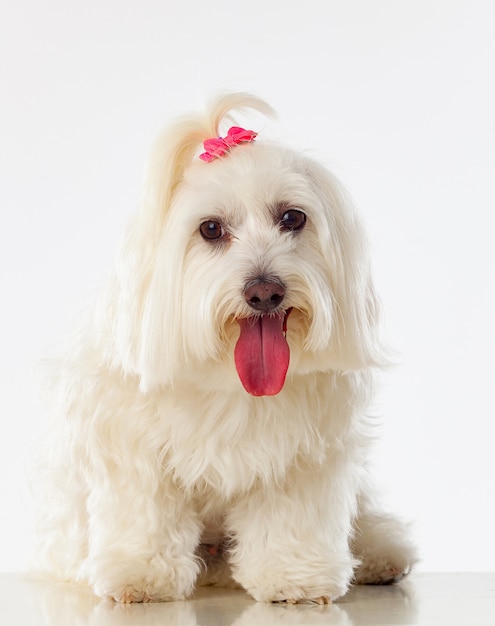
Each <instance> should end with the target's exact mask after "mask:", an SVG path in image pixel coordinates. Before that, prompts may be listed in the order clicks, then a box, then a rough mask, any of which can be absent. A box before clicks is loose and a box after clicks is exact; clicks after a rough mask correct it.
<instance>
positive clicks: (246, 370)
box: [234, 315, 290, 396]
mask: <svg viewBox="0 0 495 626" xmlns="http://www.w3.org/2000/svg"><path fill="white" fill-rule="evenodd" d="M285 320H286V317H285V318H284V317H283V316H282V317H278V316H274V317H270V316H268V315H264V316H261V317H248V318H246V319H240V320H238V322H239V326H240V327H241V335H240V337H239V339H238V341H237V344H236V347H235V350H234V360H235V366H236V369H237V373H238V375H239V378H240V379H241V383H242V385H243V387H244V389H245V390H246V391H247V392H248V393H250V394H251V395H252V396H274V395H275V394H277V393H278V392H279V391H280V390H281V389H282V387H283V386H284V382H285V375H286V374H287V368H288V367H289V358H290V351H289V346H288V344H287V341H286V340H285Z"/></svg>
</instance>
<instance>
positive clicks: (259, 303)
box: [244, 277, 285, 313]
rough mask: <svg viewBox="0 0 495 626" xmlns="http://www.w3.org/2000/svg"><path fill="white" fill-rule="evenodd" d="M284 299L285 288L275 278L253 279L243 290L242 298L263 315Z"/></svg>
mask: <svg viewBox="0 0 495 626" xmlns="http://www.w3.org/2000/svg"><path fill="white" fill-rule="evenodd" d="M284 297H285V287H284V285H283V283H282V282H281V281H280V280H278V279H277V278H263V277H260V278H255V279H254V280H251V281H250V282H248V283H247V285H246V287H245V289H244V298H245V300H246V302H247V303H248V304H249V306H250V307H251V308H253V309H255V310H256V311H262V312H263V313H268V312H269V311H273V309H276V308H277V307H278V306H279V305H280V304H281V303H282V300H283V299H284Z"/></svg>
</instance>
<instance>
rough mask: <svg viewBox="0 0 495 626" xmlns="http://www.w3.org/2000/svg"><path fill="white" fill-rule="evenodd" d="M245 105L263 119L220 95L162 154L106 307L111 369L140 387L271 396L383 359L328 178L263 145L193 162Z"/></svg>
mask: <svg viewBox="0 0 495 626" xmlns="http://www.w3.org/2000/svg"><path fill="white" fill-rule="evenodd" d="M249 107H250V108H255V109H258V110H262V111H265V112H266V111H267V110H268V107H267V106H266V105H265V104H264V103H263V102H261V101H259V100H257V99H255V98H252V97H250V96H245V95H242V94H240V95H233V96H232V95H231V96H227V97H223V98H220V99H219V100H218V101H216V103H214V106H213V107H212V109H211V113H210V115H209V116H207V117H206V118H205V119H202V118H191V119H187V120H181V121H179V122H178V123H177V124H176V125H175V126H174V127H172V129H171V130H170V131H169V132H168V133H165V134H164V136H163V137H162V138H161V139H160V140H159V142H158V144H157V148H156V150H155V153H154V157H153V159H152V162H151V175H150V177H149V182H148V185H147V188H146V190H145V191H146V196H145V198H144V201H143V206H142V209H141V212H140V214H139V215H138V216H137V218H136V220H135V221H134V223H133V224H132V225H131V228H130V229H129V232H128V235H127V238H126V240H125V242H124V246H123V250H122V253H121V255H120V260H119V264H118V266H117V278H116V281H115V284H114V289H113V292H112V299H111V307H110V309H111V321H110V322H111V328H112V333H113V337H114V344H113V345H114V350H113V352H114V354H113V360H114V363H116V364H118V365H119V366H120V367H123V368H124V370H125V371H128V372H133V373H135V374H137V375H138V376H140V378H141V386H142V388H143V389H146V390H147V389H151V388H153V387H155V386H158V385H163V384H170V383H174V382H180V381H183V380H187V379H190V378H194V379H195V380H196V381H198V380H201V379H202V378H203V379H204V380H205V381H207V383H206V384H213V385H219V386H220V387H223V388H225V389H229V388H235V387H237V388H239V389H241V386H240V385H241V383H242V385H243V386H244V388H245V389H246V391H247V392H249V393H250V394H252V395H274V394H276V393H278V392H279V391H280V390H281V389H282V387H283V386H284V381H285V379H286V373H287V372H288V374H287V375H288V379H289V380H290V378H291V377H293V376H297V375H300V374H306V373H310V372H316V371H326V370H342V371H344V370H350V369H359V368H363V367H368V366H370V365H375V364H377V363H378V362H379V361H380V360H381V350H380V345H379V342H378V338H377V308H378V307H377V301H376V298H375V295H374V291H373V287H372V283H371V280H370V276H369V262H368V254H367V246H366V241H365V237H364V233H363V230H362V227H361V225H360V223H359V220H358V218H357V216H356V213H355V211H354V209H353V208H352V205H351V203H350V201H349V198H348V197H347V195H346V193H345V192H344V190H343V189H342V187H341V186H340V184H339V183H338V181H337V180H336V179H335V178H334V176H333V175H332V174H331V173H329V172H328V171H327V170H326V169H324V168H323V167H322V166H321V165H319V164H318V163H316V162H314V161H312V160H311V159H309V158H307V157H305V156H302V155H301V154H298V153H296V152H294V151H292V150H289V149H287V148H285V147H281V146H279V145H274V144H270V143H265V142H263V140H262V138H260V137H258V138H257V139H256V140H255V141H253V140H252V137H251V138H249V137H248V138H247V139H246V141H239V142H238V143H239V145H235V144H233V145H234V147H232V148H231V149H226V150H224V151H223V152H224V153H223V154H222V155H220V156H218V158H214V156H211V154H210V155H208V154H207V155H206V157H207V158H206V162H205V160H202V159H201V158H198V154H199V152H200V151H201V144H202V142H203V141H204V140H206V139H208V138H211V137H214V136H218V134H219V132H220V128H219V126H220V124H221V122H222V121H223V119H224V118H225V116H226V114H227V113H228V112H229V110H230V109H239V108H249ZM229 148H230V146H229ZM221 152H222V150H221ZM210 156H211V158H210ZM203 158H205V157H203ZM211 381H215V382H211ZM287 384H289V383H287Z"/></svg>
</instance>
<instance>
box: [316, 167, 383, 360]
mask: <svg viewBox="0 0 495 626" xmlns="http://www.w3.org/2000/svg"><path fill="white" fill-rule="evenodd" d="M306 167H307V170H306V174H307V175H308V177H309V178H310V180H312V183H313V185H314V187H315V189H316V193H317V195H318V196H319V198H320V200H321V202H322V204H323V208H324V214H325V216H326V224H325V227H322V228H321V229H319V237H320V245H321V248H322V251H323V256H324V259H325V268H326V272H327V280H328V283H329V285H330V288H331V292H332V323H331V332H330V338H329V342H328V343H327V346H326V351H327V353H328V355H329V359H330V360H331V362H332V364H333V366H334V367H335V366H337V367H338V368H339V369H340V368H341V369H346V370H347V369H360V368H363V367H369V366H384V365H387V364H388V362H389V361H388V355H387V352H388V351H387V349H386V348H385V347H384V345H383V343H382V341H381V337H380V312H381V306H380V302H379V300H378V297H377V295H376V292H375V288H374V285H373V281H372V276H371V262H370V254H369V246H368V240H367V236H366V233H365V229H364V226H363V224H362V222H361V219H360V217H359V215H358V213H357V211H356V209H355V207H354V203H353V201H352V199H351V198H350V196H349V194H348V193H347V192H346V190H345V189H344V188H343V186H342V185H341V183H340V182H339V181H338V180H337V179H336V177H335V176H334V175H333V174H332V173H330V172H329V171H328V170H326V169H325V168H324V167H323V166H322V165H320V164H319V163H316V162H314V161H309V160H308V161H307V164H306ZM315 331H316V332H318V331H317V328H316V327H315V328H314V329H312V331H311V332H312V334H314V333H315ZM314 339H315V340H316V337H315V338H314Z"/></svg>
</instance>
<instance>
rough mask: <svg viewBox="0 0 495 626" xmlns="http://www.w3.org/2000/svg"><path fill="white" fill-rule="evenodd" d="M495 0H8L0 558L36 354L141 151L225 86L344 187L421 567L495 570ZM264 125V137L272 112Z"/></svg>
mask: <svg viewBox="0 0 495 626" xmlns="http://www.w3.org/2000/svg"><path fill="white" fill-rule="evenodd" d="M494 6H495V5H494V4H493V2H492V0H486V1H483V0H404V1H401V0H319V1H317V0H306V1H305V2H297V1H296V0H294V1H287V0H249V1H239V0H238V1H236V0H197V1H194V0H181V1H177V0H174V1H172V0H140V1H139V2H137V1H135V2H132V1H131V0H85V1H84V2H82V1H81V2H77V1H72V2H70V1H67V0H44V1H43V2H38V1H36V0H15V2H14V1H11V2H10V3H9V6H5V3H4V5H3V8H2V10H1V14H0V63H1V66H0V72H1V75H0V89H1V94H0V95H1V97H0V110H1V111H0V129H1V130H0V167H1V170H0V171H1V184H0V210H1V220H0V255H1V260H0V272H1V282H0V285H1V305H0V316H1V318H0V319H1V322H0V329H1V333H2V336H1V344H0V345H1V350H0V367H1V377H0V381H1V390H0V410H1V414H0V415H1V424H2V431H1V436H0V465H1V467H0V469H1V471H0V490H1V497H0V502H1V504H0V506H1V509H0V511H1V517H0V519H1V532H0V570H19V569H22V568H24V567H25V566H26V562H27V559H28V554H29V551H30V549H31V546H32V543H33V534H32V529H31V515H32V512H31V503H30V497H29V491H28V489H27V488H26V487H25V466H26V463H28V462H29V456H30V447H31V445H32V443H33V439H34V437H35V436H36V435H37V433H38V432H39V430H40V427H41V424H42V421H43V415H42V412H41V410H40V408H39V404H38V401H37V399H36V391H35V389H34V385H33V378H34V377H33V372H34V366H35V364H36V362H37V361H38V360H39V359H40V358H41V357H42V356H43V355H44V354H45V353H47V352H48V351H49V350H50V348H51V347H52V346H53V345H54V344H55V343H56V342H57V340H58V338H59V337H60V336H61V334H62V333H63V332H64V331H65V330H67V329H68V328H69V327H70V324H71V320H72V319H73V318H74V317H75V316H76V314H77V313H78V311H79V310H80V309H81V308H82V307H83V306H84V304H85V303H86V301H87V300H88V299H89V298H90V297H91V296H92V294H93V293H94V292H95V291H96V290H97V288H98V286H99V285H100V284H101V283H102V282H103V281H104V279H105V277H106V275H107V274H108V272H109V270H110V268H111V265H112V260H113V255H114V251H115V248H116V246H117V243H118V241H119V238H120V236H121V233H122V230H123V228H124V225H125V224H126V222H127V220H128V218H129V216H130V215H131V213H132V212H133V211H134V209H135V207H136V202H137V199H138V194H139V189H140V182H141V173H142V170H143V165H144V162H145V159H146V155H147V151H148V148H149V147H150V145H151V143H152V140H153V138H154V136H155V135H156V133H157V132H158V130H159V129H160V128H161V127H162V126H163V125H164V124H166V123H167V122H168V121H169V120H170V119H171V118H172V117H173V116H174V115H175V114H177V113H181V112H183V111H184V110H191V109H193V110H194V109H197V108H198V107H202V106H203V104H204V102H205V101H206V99H207V97H208V95H211V94H212V93H215V92H217V91H218V90H219V89H222V88H223V89H238V90H247V91H252V92H255V93H256V94H258V95H260V96H262V97H264V98H265V99H266V100H268V101H269V102H270V103H271V104H272V105H273V106H274V107H275V108H276V109H277V110H278V112H279V116H280V117H279V121H278V122H277V123H276V124H275V125H274V126H273V130H269V132H272V133H274V134H275V135H276V136H277V137H280V138H282V139H284V140H286V141H287V142H288V143H290V144H291V145H293V146H294V147H296V148H303V149H310V150H311V151H312V153H313V154H314V155H316V156H317V157H319V158H322V159H324V160H326V162H327V163H328V164H330V166H331V167H332V168H333V169H334V170H335V172H336V173H337V174H338V175H339V176H340V177H341V178H342V179H343V180H344V182H345V183H346V185H347V187H348V188H349V189H350V191H351V193H352V194H353V195H354V197H355V199H356V201H357V203H358V205H359V206H360V207H361V210H362V212H363V214H364V217H365V220H366V222H367V223H368V226H369V230H370V233H371V237H372V241H373V251H374V252H373V256H374V265H375V273H376V281H377V285H378V289H379V291H380V293H381V296H382V300H383V304H384V309H385V319H386V334H387V337H388V340H389V343H390V344H391V345H392V346H393V348H394V349H395V350H396V352H397V362H398V365H397V367H396V368H395V369H394V370H392V371H390V372H388V373H386V374H385V375H384V379H383V388H382V391H381V393H380V395H379V398H378V401H377V406H376V412H377V413H379V414H380V415H381V416H383V426H382V438H381V441H380V442H379V444H378V446H377V448H376V454H375V465H376V470H377V474H378V476H379V478H380V480H381V481H382V483H383V485H384V487H385V489H386V492H387V502H388V503H389V504H390V505H391V507H393V508H394V509H396V510H397V511H399V512H400V513H402V514H404V515H405V516H406V517H409V518H412V519H415V520H416V535H417V539H418V543H419V545H420V548H421V553H422V558H423V562H422V564H421V566H420V567H421V568H422V569H423V570H490V569H495V542H494V540H493V528H495V514H494V496H495V487H494V483H495V481H494V476H495V460H494V459H495V454H494V424H495V419H494V418H495V415H494V408H493V401H492V398H493V395H494V394H493V389H494V380H493V378H494V359H493V355H494V354H495V345H494V344H495V341H494V340H495V333H494V320H495V297H494V287H495V271H494V267H495V253H494V248H495V237H494V226H493V222H494V220H493V213H494V211H495V202H494V200H495V192H494V185H495V121H494V120H495V97H494V87H493V85H494V79H495V67H494V60H495V10H494V8H493V7H494ZM266 127H267V129H272V127H271V125H270V124H268V123H267V126H266Z"/></svg>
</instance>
